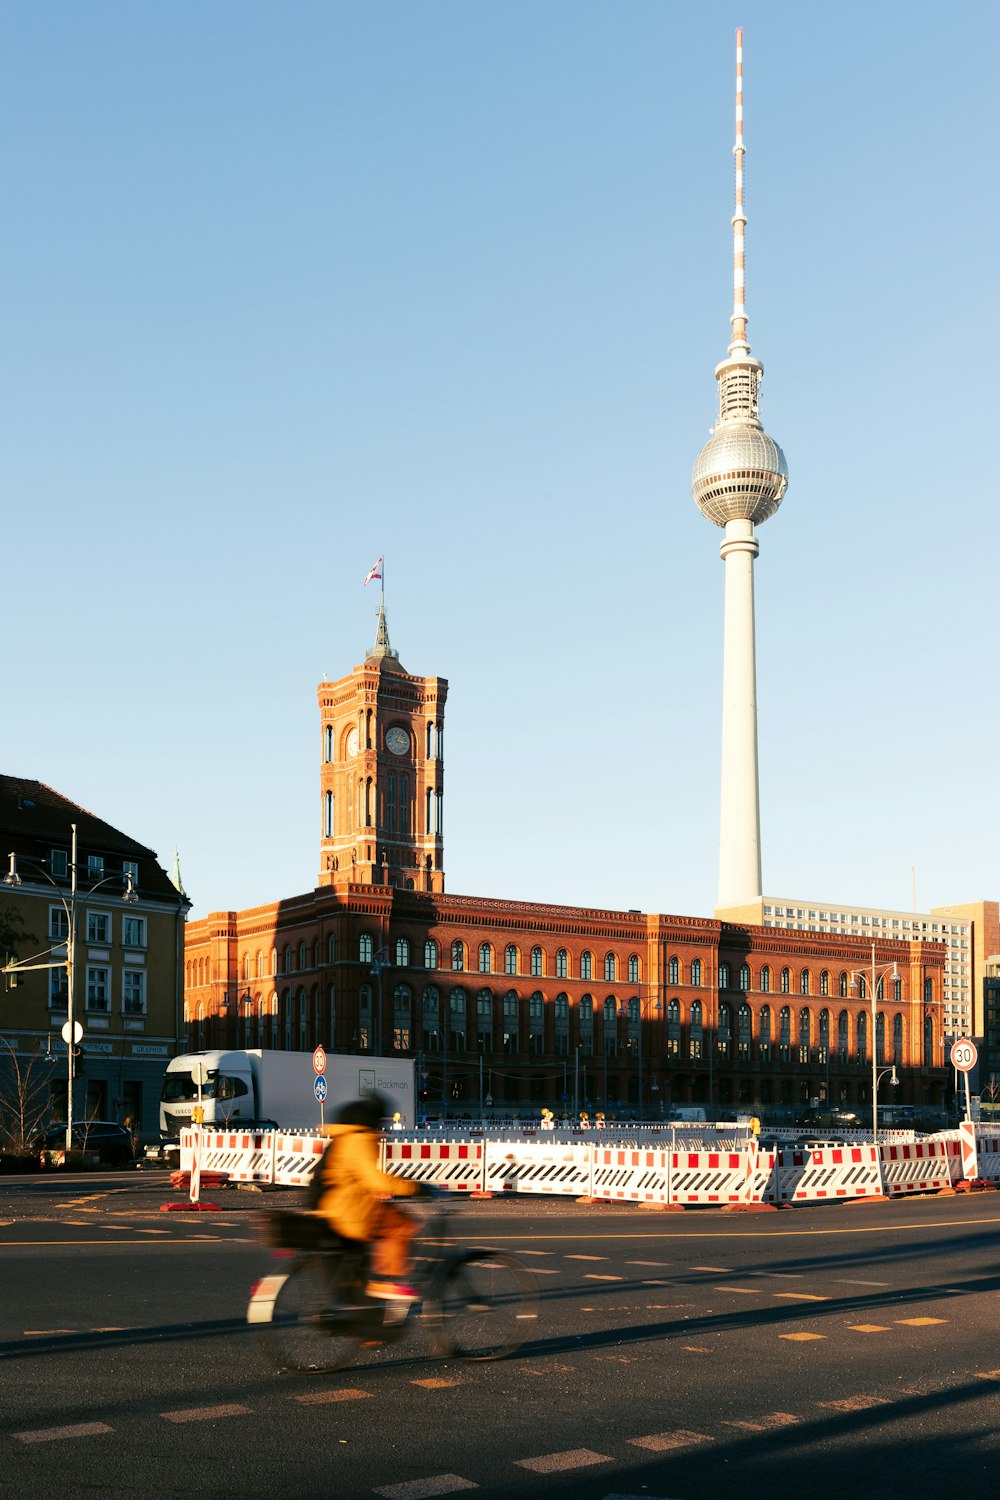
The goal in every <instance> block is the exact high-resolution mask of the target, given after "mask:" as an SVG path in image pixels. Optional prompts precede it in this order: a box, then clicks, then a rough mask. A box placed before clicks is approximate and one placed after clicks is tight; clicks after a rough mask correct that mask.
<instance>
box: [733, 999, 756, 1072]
mask: <svg viewBox="0 0 1000 1500" xmlns="http://www.w3.org/2000/svg"><path fill="white" fill-rule="evenodd" d="M752 1040H753V1012H752V1010H751V1009H750V1007H749V1005H748V1004H747V1002H746V1001H745V1000H744V1001H742V1003H741V1004H740V1008H739V1010H738V1011H737V1012H736V1049H737V1053H738V1055H739V1058H740V1061H741V1062H747V1061H749V1058H750V1044H751V1042H752Z"/></svg>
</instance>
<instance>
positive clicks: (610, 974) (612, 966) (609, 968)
mask: <svg viewBox="0 0 1000 1500" xmlns="http://www.w3.org/2000/svg"><path fill="white" fill-rule="evenodd" d="M617 978H618V960H617V958H616V957H615V955H614V954H613V953H606V954H605V955H604V979H605V982H606V983H607V984H614V982H615V980H616V979H617Z"/></svg>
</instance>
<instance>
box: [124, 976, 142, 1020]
mask: <svg viewBox="0 0 1000 1500" xmlns="http://www.w3.org/2000/svg"><path fill="white" fill-rule="evenodd" d="M122 1011H123V1013H124V1014H125V1015H126V1016H144V1015H145V1014H146V971H145V970H144V969H123V970H122Z"/></svg>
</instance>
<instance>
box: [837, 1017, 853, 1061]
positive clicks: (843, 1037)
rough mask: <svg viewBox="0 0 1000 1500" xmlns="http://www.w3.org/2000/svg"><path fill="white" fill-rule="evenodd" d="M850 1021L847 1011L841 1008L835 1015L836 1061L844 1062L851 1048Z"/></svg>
mask: <svg viewBox="0 0 1000 1500" xmlns="http://www.w3.org/2000/svg"><path fill="white" fill-rule="evenodd" d="M849 1027H850V1022H849V1020H848V1016H847V1011H846V1010H842V1011H841V1012H840V1015H839V1016H838V1017H837V1061H838V1062H842V1063H843V1062H846V1061H847V1058H848V1054H849V1052H850V1050H851V1035H850V1030H849Z"/></svg>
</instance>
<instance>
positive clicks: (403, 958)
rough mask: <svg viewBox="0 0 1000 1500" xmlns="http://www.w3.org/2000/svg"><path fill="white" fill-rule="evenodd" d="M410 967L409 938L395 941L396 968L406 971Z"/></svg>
mask: <svg viewBox="0 0 1000 1500" xmlns="http://www.w3.org/2000/svg"><path fill="white" fill-rule="evenodd" d="M409 967H410V940H409V938H405V937H404V938H397V939H396V968H397V969H408V968H409Z"/></svg>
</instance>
